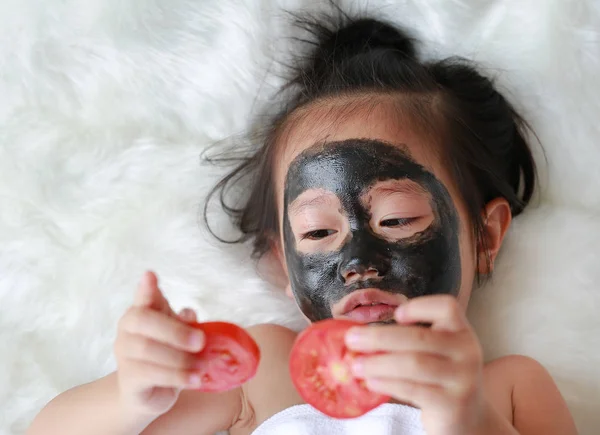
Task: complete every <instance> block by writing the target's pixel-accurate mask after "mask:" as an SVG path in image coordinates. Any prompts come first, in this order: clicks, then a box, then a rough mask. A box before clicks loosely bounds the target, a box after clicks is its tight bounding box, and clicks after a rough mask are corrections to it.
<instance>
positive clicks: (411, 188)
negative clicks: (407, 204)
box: [368, 180, 430, 196]
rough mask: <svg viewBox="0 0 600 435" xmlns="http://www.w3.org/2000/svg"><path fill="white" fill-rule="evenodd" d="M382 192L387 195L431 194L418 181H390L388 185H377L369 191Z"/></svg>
mask: <svg viewBox="0 0 600 435" xmlns="http://www.w3.org/2000/svg"><path fill="white" fill-rule="evenodd" d="M373 192H380V193H382V194H383V195H385V196H388V195H392V194H395V193H403V194H405V195H430V193H429V191H428V190H427V189H425V188H424V187H423V186H421V185H420V184H418V183H415V182H406V181H400V180H397V181H390V182H388V185H386V186H376V187H373V188H371V189H369V190H368V193H369V194H370V193H373Z"/></svg>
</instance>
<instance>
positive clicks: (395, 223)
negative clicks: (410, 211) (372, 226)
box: [379, 218, 418, 228]
mask: <svg viewBox="0 0 600 435" xmlns="http://www.w3.org/2000/svg"><path fill="white" fill-rule="evenodd" d="M417 219H418V218H396V219H385V220H383V221H381V223H380V224H379V225H381V226H382V227H391V228H402V227H407V226H409V225H410V224H412V223H413V222H414V221H416V220H417Z"/></svg>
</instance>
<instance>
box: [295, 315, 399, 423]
mask: <svg viewBox="0 0 600 435" xmlns="http://www.w3.org/2000/svg"><path fill="white" fill-rule="evenodd" d="M359 325H362V324H361V323H358V322H354V321H351V320H338V319H328V320H323V321H321V322H317V323H314V324H312V325H311V326H310V327H308V328H307V329H306V330H304V331H303V332H302V333H301V334H300V335H299V336H298V338H297V339H296V342H295V343H294V347H293V348H292V352H291V354H290V374H291V377H292V382H293V383H294V386H295V387H296V389H297V390H298V393H299V394H300V396H301V397H302V398H303V399H304V400H305V401H306V403H309V404H310V405H312V406H313V407H314V408H316V409H317V410H319V411H321V412H322V413H323V414H326V415H328V416H330V417H334V418H355V417H359V416H361V415H363V414H365V413H367V412H369V411H370V410H372V409H374V408H376V407H377V406H379V405H381V404H382V403H386V402H387V401H388V400H389V399H390V398H389V397H388V396H385V395H382V394H378V393H374V392H372V391H370V390H368V389H367V387H366V385H365V383H364V381H363V380H362V379H359V378H356V377H354V375H353V374H352V370H351V366H352V362H353V360H354V358H355V357H356V356H358V355H360V354H359V353H356V352H353V351H351V350H350V349H348V348H347V347H346V345H345V342H344V336H345V334H346V332H347V331H348V329H350V328H352V327H353V326H359Z"/></svg>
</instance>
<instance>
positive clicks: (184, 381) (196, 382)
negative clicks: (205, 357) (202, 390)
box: [127, 361, 202, 389]
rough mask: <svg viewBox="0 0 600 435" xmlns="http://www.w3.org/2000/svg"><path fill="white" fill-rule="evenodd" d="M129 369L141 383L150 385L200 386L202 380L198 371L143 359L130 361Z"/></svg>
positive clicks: (179, 387)
mask: <svg viewBox="0 0 600 435" xmlns="http://www.w3.org/2000/svg"><path fill="white" fill-rule="evenodd" d="M127 371H129V372H130V373H131V376H132V377H133V378H134V379H136V382H138V383H139V384H141V385H147V386H149V387H169V388H178V389H182V388H199V387H200V385H201V383H202V380H201V378H200V375H199V374H198V373H194V372H193V371H190V370H181V369H173V368H169V367H163V366H160V365H156V364H151V363H147V362H141V361H130V363H129V364H128V366H127Z"/></svg>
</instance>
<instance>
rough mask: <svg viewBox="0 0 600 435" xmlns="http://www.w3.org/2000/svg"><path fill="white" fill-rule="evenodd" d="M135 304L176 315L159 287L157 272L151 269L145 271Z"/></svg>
mask: <svg viewBox="0 0 600 435" xmlns="http://www.w3.org/2000/svg"><path fill="white" fill-rule="evenodd" d="M133 305H134V306H136V307H146V308H151V309H153V310H157V311H161V312H163V313H165V314H168V315H172V316H175V313H174V312H173V310H172V309H171V307H170V305H169V302H168V301H167V299H166V298H165V297H164V296H163V294H162V292H161V291H160V289H159V288H158V278H157V277H156V274H155V273H154V272H151V271H148V272H146V273H144V276H143V277H142V279H141V281H140V283H139V285H138V289H137V292H136V294H135V298H134V301H133Z"/></svg>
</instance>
